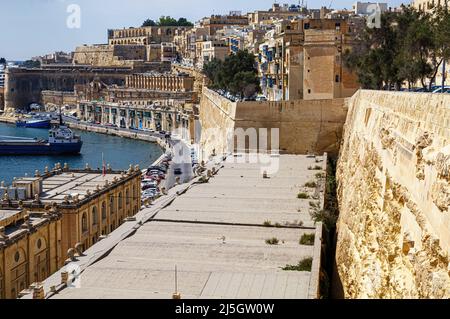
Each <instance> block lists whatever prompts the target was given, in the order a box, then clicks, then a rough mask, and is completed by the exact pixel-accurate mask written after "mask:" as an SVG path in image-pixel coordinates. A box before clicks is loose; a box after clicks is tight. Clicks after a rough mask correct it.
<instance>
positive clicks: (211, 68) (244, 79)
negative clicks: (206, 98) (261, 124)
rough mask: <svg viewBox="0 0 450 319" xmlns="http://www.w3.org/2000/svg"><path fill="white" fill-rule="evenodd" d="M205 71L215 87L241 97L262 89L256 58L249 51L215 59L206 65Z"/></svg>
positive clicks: (211, 85)
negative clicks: (223, 58)
mask: <svg viewBox="0 0 450 319" xmlns="http://www.w3.org/2000/svg"><path fill="white" fill-rule="evenodd" d="M203 73H204V74H205V75H206V77H207V78H208V79H209V80H210V82H211V84H210V87H211V88H213V89H222V90H225V91H228V92H230V93H231V94H233V95H237V96H240V97H251V96H253V95H254V94H255V93H257V92H260V91H261V87H260V84H259V78H258V71H257V69H256V66H255V58H254V56H253V55H252V54H251V53H249V52H247V51H242V50H241V51H238V52H237V53H236V54H231V55H229V56H227V57H226V58H225V60H224V61H223V62H222V61H220V60H217V59H213V60H212V61H210V62H208V63H206V64H205V65H204V67H203Z"/></svg>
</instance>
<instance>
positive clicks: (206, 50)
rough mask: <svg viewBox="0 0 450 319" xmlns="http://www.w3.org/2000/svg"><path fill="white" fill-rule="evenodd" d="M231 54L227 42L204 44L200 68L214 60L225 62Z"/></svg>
mask: <svg viewBox="0 0 450 319" xmlns="http://www.w3.org/2000/svg"><path fill="white" fill-rule="evenodd" d="M229 54H230V49H229V46H228V44H227V42H226V41H223V40H212V41H203V42H202V55H201V58H200V61H199V68H200V69H202V68H203V66H204V65H205V64H206V63H208V62H210V61H212V60H213V59H217V60H221V61H223V60H225V58H226V57H227V56H228V55H229Z"/></svg>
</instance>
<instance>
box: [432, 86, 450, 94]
mask: <svg viewBox="0 0 450 319" xmlns="http://www.w3.org/2000/svg"><path fill="white" fill-rule="evenodd" d="M449 92H450V86H444V90H442V86H441V87H439V88H437V89H435V90H434V91H433V93H449Z"/></svg>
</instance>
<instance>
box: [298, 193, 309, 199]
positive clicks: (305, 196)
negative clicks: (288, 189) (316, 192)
mask: <svg viewBox="0 0 450 319" xmlns="http://www.w3.org/2000/svg"><path fill="white" fill-rule="evenodd" d="M297 198H298V199H308V198H309V195H308V194H306V193H299V194H298V195H297Z"/></svg>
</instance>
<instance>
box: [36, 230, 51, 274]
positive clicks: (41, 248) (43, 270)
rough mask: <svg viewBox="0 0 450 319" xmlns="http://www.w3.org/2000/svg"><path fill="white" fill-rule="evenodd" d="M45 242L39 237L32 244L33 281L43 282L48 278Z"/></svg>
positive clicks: (47, 257)
mask: <svg viewBox="0 0 450 319" xmlns="http://www.w3.org/2000/svg"><path fill="white" fill-rule="evenodd" d="M48 253H49V251H48V247H47V241H46V240H45V238H43V237H41V238H39V239H38V240H36V242H35V244H34V281H35V282H41V281H44V280H45V279H46V278H47V277H48V276H49V264H48V262H49V256H48Z"/></svg>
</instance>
